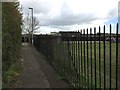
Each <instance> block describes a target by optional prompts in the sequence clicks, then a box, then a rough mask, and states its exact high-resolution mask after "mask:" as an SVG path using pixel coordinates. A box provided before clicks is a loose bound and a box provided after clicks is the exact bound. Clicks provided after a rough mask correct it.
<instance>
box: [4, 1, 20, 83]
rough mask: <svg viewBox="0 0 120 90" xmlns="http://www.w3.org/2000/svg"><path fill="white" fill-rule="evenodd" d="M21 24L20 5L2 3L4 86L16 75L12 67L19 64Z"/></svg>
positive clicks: (16, 3)
mask: <svg viewBox="0 0 120 90" xmlns="http://www.w3.org/2000/svg"><path fill="white" fill-rule="evenodd" d="M21 24H22V15H21V13H20V9H19V3H18V2H3V3H2V70H3V73H2V74H3V84H4V83H5V81H7V79H8V78H6V77H10V76H11V74H13V75H14V73H13V72H14V70H13V68H11V67H12V66H13V65H16V63H18V62H19V57H20V47H21ZM10 69H11V70H10ZM12 70H13V71H12ZM10 73H11V74H10ZM8 82H9V80H8ZM8 82H6V83H8Z"/></svg>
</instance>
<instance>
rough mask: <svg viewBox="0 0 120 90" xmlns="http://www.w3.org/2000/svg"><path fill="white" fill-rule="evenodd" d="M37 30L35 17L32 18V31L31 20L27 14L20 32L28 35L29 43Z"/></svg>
mask: <svg viewBox="0 0 120 90" xmlns="http://www.w3.org/2000/svg"><path fill="white" fill-rule="evenodd" d="M39 28H40V24H39V21H38V20H37V18H36V17H33V30H32V18H31V17H30V16H29V14H28V15H27V16H26V17H24V18H23V24H22V32H23V33H25V34H28V35H29V42H30V38H31V37H32V34H33V33H34V31H35V30H37V29H39Z"/></svg>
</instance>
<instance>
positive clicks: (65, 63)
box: [54, 41, 120, 88]
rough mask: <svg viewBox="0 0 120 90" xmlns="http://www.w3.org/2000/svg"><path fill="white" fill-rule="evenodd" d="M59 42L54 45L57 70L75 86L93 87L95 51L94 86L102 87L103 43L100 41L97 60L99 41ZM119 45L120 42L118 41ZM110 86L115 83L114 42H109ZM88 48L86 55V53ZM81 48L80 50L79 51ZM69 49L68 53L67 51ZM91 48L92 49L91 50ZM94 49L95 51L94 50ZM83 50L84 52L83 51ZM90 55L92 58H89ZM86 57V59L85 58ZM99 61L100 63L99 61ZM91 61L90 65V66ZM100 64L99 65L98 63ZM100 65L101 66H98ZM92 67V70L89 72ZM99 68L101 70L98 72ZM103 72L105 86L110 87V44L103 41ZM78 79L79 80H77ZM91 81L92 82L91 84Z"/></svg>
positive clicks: (113, 85) (113, 86)
mask: <svg viewBox="0 0 120 90" xmlns="http://www.w3.org/2000/svg"><path fill="white" fill-rule="evenodd" d="M69 45H70V46H69V49H68V46H67V43H61V44H56V45H54V60H55V65H56V67H58V70H59V71H60V72H61V73H63V74H64V76H65V77H66V78H67V79H68V80H69V81H70V82H71V83H72V84H73V85H74V86H75V87H76V86H80V87H95V58H94V57H95V53H96V86H97V88H99V87H100V78H101V87H102V88H103V87H104V44H103V42H100V51H101V53H100V57H101V59H100V60H99V42H96V47H94V42H92V45H91V46H92V48H91V46H90V42H88V47H87V42H85V43H84V42H82V43H79V45H78V42H77V41H75V42H72V43H70V44H69ZM119 45H120V43H119ZM111 47H112V48H111V87H112V88H115V85H116V43H112V44H111ZM87 48H88V55H87ZM81 49H82V52H81ZM68 50H69V53H68ZM91 50H92V51H91ZM94 50H96V52H94ZM84 52H85V53H84ZM91 55H92V58H91ZM87 58H88V59H87ZM99 62H101V63H99ZM91 63H92V67H91ZM99 64H101V65H99ZM99 66H101V68H99ZM91 69H92V72H91ZM99 70H101V71H100V72H99ZM105 73H106V76H105V77H106V82H105V83H106V88H109V87H110V44H109V42H105ZM78 79H80V80H78ZM91 81H92V84H91Z"/></svg>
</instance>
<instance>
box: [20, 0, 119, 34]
mask: <svg viewBox="0 0 120 90" xmlns="http://www.w3.org/2000/svg"><path fill="white" fill-rule="evenodd" d="M19 1H20V4H21V5H22V6H23V13H24V16H25V15H27V14H28V13H29V14H30V13H31V12H30V10H29V9H28V8H29V7H32V8H33V9H34V16H36V17H37V19H38V20H39V22H40V25H41V27H40V29H39V30H38V31H36V32H38V33H39V32H40V33H50V32H54V31H55V32H57V31H68V30H69V31H72V30H75V31H76V30H79V29H83V28H85V29H86V28H89V27H94V26H96V27H97V26H99V25H101V26H102V25H104V24H109V23H112V24H115V23H117V17H118V2H119V1H120V0H19Z"/></svg>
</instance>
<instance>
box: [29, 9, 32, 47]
mask: <svg viewBox="0 0 120 90" xmlns="http://www.w3.org/2000/svg"><path fill="white" fill-rule="evenodd" d="M29 9H30V10H31V15H32V46H33V8H29Z"/></svg>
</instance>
